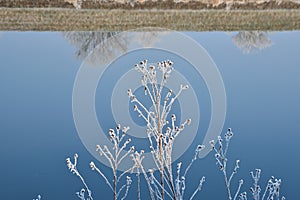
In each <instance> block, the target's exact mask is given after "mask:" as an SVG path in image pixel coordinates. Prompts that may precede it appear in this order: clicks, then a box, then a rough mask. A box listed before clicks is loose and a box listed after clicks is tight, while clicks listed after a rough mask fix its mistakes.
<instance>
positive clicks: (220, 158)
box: [210, 128, 285, 200]
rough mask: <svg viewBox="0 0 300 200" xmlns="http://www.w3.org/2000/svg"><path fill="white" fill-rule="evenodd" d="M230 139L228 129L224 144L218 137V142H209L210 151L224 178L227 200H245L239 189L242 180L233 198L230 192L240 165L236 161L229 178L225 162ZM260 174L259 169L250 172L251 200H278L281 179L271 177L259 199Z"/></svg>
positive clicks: (230, 131) (241, 180)
mask: <svg viewBox="0 0 300 200" xmlns="http://www.w3.org/2000/svg"><path fill="white" fill-rule="evenodd" d="M232 137H233V132H232V130H231V128H229V129H228V130H227V132H226V133H225V144H224V142H223V139H222V137H221V136H219V137H218V141H217V142H215V141H214V140H211V141H210V145H211V147H212V150H213V151H214V152H215V159H216V164H217V165H218V166H219V169H220V170H221V172H222V173H223V176H224V180H225V186H226V190H227V195H228V200H232V199H233V200H236V199H237V198H238V199H240V200H247V193H246V192H243V193H240V190H241V187H242V185H243V182H244V181H243V179H240V181H239V185H238V187H237V189H236V192H235V193H234V196H233V193H232V190H231V181H232V178H233V177H234V175H235V174H237V170H238V169H239V163H240V160H236V164H235V167H234V169H233V171H232V172H231V173H230V176H229V173H228V171H227V161H228V159H227V152H228V147H229V143H230V140H231V138H232ZM260 173H261V170H260V169H256V171H255V173H254V172H250V174H251V176H252V179H253V181H254V184H253V187H251V188H250V192H251V194H252V196H253V199H254V200H264V199H265V197H266V200H274V199H277V200H279V198H280V195H279V190H280V184H281V179H275V178H274V177H273V176H272V177H271V179H270V180H269V181H268V184H267V186H266V189H265V191H264V193H263V196H262V197H261V198H260V192H261V188H260V186H259V185H258V181H259V179H260ZM239 193H240V194H239ZM284 199H285V197H282V198H281V200H284Z"/></svg>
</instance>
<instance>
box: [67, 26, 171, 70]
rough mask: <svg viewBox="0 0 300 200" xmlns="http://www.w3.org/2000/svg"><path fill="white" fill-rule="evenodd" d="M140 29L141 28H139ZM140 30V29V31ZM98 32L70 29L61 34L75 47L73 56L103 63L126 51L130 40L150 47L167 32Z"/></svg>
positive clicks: (95, 62) (92, 62)
mask: <svg viewBox="0 0 300 200" xmlns="http://www.w3.org/2000/svg"><path fill="white" fill-rule="evenodd" d="M141 30H142V29H141ZM141 30H140V31H141ZM118 33H119V32H100V31H70V32H63V36H64V37H65V38H66V39H67V40H68V42H69V43H70V44H71V45H73V46H74V47H75V48H76V52H75V56H76V57H77V58H78V59H81V60H85V61H87V62H89V63H91V64H94V65H97V64H104V63H107V62H109V61H112V60H113V59H114V58H115V56H116V55H118V54H119V53H122V54H124V53H126V52H127V51H128V47H129V45H130V44H131V43H132V42H137V43H138V44H140V45H142V46H143V47H151V46H152V45H153V44H154V43H156V42H158V41H159V40H160V37H161V36H162V35H164V34H167V32H163V31H162V30H161V31H159V32H157V31H148V30H147V29H145V30H144V31H141V32H138V34H134V32H125V33H123V34H118Z"/></svg>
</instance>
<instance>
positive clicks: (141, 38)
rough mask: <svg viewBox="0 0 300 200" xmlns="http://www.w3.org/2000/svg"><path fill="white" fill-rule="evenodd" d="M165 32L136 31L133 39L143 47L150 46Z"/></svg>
mask: <svg viewBox="0 0 300 200" xmlns="http://www.w3.org/2000/svg"><path fill="white" fill-rule="evenodd" d="M164 34H167V32H162V31H161V32H157V31H143V32H138V33H136V35H135V40H136V41H137V42H138V43H139V44H141V45H142V46H143V47H151V46H153V45H154V44H155V43H156V42H159V41H160V37H161V36H162V35H164Z"/></svg>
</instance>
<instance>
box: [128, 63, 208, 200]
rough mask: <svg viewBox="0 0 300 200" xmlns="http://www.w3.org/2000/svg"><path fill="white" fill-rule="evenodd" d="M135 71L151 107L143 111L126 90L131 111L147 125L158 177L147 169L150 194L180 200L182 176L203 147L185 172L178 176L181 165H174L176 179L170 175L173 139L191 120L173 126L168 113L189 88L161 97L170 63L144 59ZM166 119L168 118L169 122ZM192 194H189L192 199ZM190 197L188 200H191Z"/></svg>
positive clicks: (171, 115)
mask: <svg viewBox="0 0 300 200" xmlns="http://www.w3.org/2000/svg"><path fill="white" fill-rule="evenodd" d="M135 69H136V70H137V71H138V72H140V73H141V74H142V80H141V82H142V86H143V87H144V93H145V95H147V96H148V97H149V99H150V100H151V102H152V105H151V107H152V108H153V109H152V110H151V109H150V108H147V107H145V106H144V105H143V103H142V102H141V101H140V100H139V99H138V98H137V97H136V96H135V95H134V93H133V92H132V90H131V89H128V96H129V97H130V99H131V103H133V104H134V106H133V109H134V111H136V112H137V113H138V114H139V116H140V117H141V118H143V119H144V120H145V122H146V124H147V128H146V133H147V136H148V140H149V143H150V150H151V154H152V157H153V160H154V163H155V166H156V168H157V169H158V171H159V178H156V177H155V176H154V171H153V170H150V171H149V173H150V177H149V178H148V179H149V181H150V183H151V184H148V187H149V190H150V193H152V195H151V196H152V197H153V193H154V194H155V197H156V198H157V199H165V195H167V196H169V197H170V198H171V199H183V195H184V191H185V176H186V173H187V172H188V170H189V169H190V167H191V165H192V164H193V162H194V161H195V160H196V158H197V156H198V153H199V151H201V150H202V149H203V148H204V146H203V145H199V146H198V148H197V149H196V151H195V156H194V158H193V159H192V161H191V163H190V165H189V166H188V167H187V169H186V171H185V173H184V174H183V175H181V163H178V164H177V173H176V178H175V177H174V176H173V172H172V152H173V144H174V141H175V139H176V138H177V136H178V135H179V134H181V132H182V131H183V130H184V128H185V127H186V126H187V125H189V124H190V123H191V119H187V120H186V121H184V122H183V123H182V124H181V125H180V126H177V125H176V115H175V114H170V112H171V109H172V106H173V103H174V102H175V100H176V99H177V98H178V97H179V96H180V94H181V93H182V92H183V91H184V90H186V89H188V88H189V86H188V85H185V86H183V85H180V89H179V91H178V92H177V93H175V94H174V92H173V91H172V90H171V89H170V90H169V91H168V92H167V94H165V95H164V87H165V84H166V82H167V80H168V78H169V76H170V75H171V72H172V71H173V63H172V61H169V60H168V61H163V62H159V63H157V64H155V65H153V64H148V62H147V60H144V61H141V62H140V64H136V65H135ZM169 117H171V119H170V121H169ZM204 180H205V178H204V177H203V178H202V179H201V181H200V184H199V187H198V188H197V189H196V190H195V194H196V193H197V191H200V190H201V188H202V184H203V182H204ZM194 196H195V195H192V198H193V197H194ZM192 198H191V199H192Z"/></svg>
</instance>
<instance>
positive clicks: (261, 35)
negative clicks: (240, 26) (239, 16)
mask: <svg viewBox="0 0 300 200" xmlns="http://www.w3.org/2000/svg"><path fill="white" fill-rule="evenodd" d="M232 40H233V42H234V44H235V45H236V46H237V47H238V48H239V49H241V50H242V51H243V53H245V54H248V53H252V52H255V51H260V50H263V49H265V48H268V47H270V46H272V45H273V43H272V41H271V40H270V38H269V34H268V32H263V31H241V32H239V33H238V34H236V35H235V36H233V37H232Z"/></svg>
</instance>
